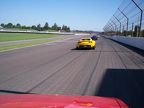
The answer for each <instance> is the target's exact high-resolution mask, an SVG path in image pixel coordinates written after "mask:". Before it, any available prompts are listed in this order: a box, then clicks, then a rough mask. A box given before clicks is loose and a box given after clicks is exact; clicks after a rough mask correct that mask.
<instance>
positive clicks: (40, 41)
mask: <svg viewBox="0 0 144 108" xmlns="http://www.w3.org/2000/svg"><path fill="white" fill-rule="evenodd" d="M63 39H65V38H59V39H57V40H55V39H53V40H34V41H32V42H28V43H23V44H16V45H6V46H0V52H3V51H6V50H11V49H15V48H23V47H28V46H32V45H38V44H44V43H48V42H54V41H58V40H63Z"/></svg>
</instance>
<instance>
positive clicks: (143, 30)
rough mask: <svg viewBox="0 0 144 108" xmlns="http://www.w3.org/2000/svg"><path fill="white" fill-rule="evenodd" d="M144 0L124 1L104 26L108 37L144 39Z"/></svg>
mask: <svg viewBox="0 0 144 108" xmlns="http://www.w3.org/2000/svg"><path fill="white" fill-rule="evenodd" d="M143 11H144V0H123V2H122V3H121V5H120V6H119V8H118V9H117V10H116V12H115V13H114V15H113V16H112V17H111V18H110V20H109V21H108V23H107V24H106V25H105V26H104V28H103V30H104V33H105V34H107V35H120V36H133V37H144V12H143Z"/></svg>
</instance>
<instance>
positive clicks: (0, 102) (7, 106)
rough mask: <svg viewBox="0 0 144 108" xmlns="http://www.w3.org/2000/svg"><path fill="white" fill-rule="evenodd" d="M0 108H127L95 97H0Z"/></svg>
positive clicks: (114, 101)
mask: <svg viewBox="0 0 144 108" xmlns="http://www.w3.org/2000/svg"><path fill="white" fill-rule="evenodd" d="M0 108H128V106H127V105H126V104H125V103H123V102H122V101H121V100H119V99H116V98H105V97H95V96H63V95H35V94H22V95H21V94H20V95H19V94H18V95H0Z"/></svg>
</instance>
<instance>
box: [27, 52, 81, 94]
mask: <svg viewBox="0 0 144 108" xmlns="http://www.w3.org/2000/svg"><path fill="white" fill-rule="evenodd" d="M82 54H83V53H81V54H80V55H78V56H77V57H75V58H74V59H73V60H71V61H70V62H69V63H67V64H65V65H64V66H63V67H62V68H60V69H58V70H57V71H56V72H54V73H52V74H51V75H50V76H48V77H47V78H45V79H44V80H43V81H41V82H40V83H38V84H37V85H35V86H34V87H33V88H31V89H30V90H28V91H26V93H30V92H31V91H32V90H33V89H35V88H37V87H38V86H39V85H41V84H42V83H44V82H45V81H46V80H47V79H48V78H50V77H52V76H54V75H55V74H57V73H58V72H59V71H60V70H62V69H63V68H65V67H66V66H67V65H69V64H71V63H72V62H73V61H74V60H76V59H77V58H79V57H80V56H81V55H82Z"/></svg>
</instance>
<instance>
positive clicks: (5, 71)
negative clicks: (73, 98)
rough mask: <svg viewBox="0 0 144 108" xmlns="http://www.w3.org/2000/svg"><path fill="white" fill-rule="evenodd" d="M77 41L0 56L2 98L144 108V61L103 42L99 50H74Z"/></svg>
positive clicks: (140, 55) (139, 55) (138, 53)
mask: <svg viewBox="0 0 144 108" xmlns="http://www.w3.org/2000/svg"><path fill="white" fill-rule="evenodd" d="M77 40H78V38H74V39H69V40H65V41H62V42H56V43H53V44H48V45H40V46H34V47H30V48H23V49H18V50H13V51H7V52H1V53H0V93H1V94H13V93H16V94H23V93H24V94H25V93H26V94H27V93H36V94H64V95H92V96H106V97H117V98H120V99H122V100H123V101H124V102H126V103H127V104H128V105H129V106H130V107H131V108H142V107H144V103H143V100H144V56H143V52H142V51H137V50H135V49H133V48H130V47H128V46H124V45H122V44H119V43H116V42H114V41H112V40H109V39H106V38H102V37H101V38H99V39H98V40H97V45H96V49H95V50H75V44H76V42H77Z"/></svg>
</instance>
